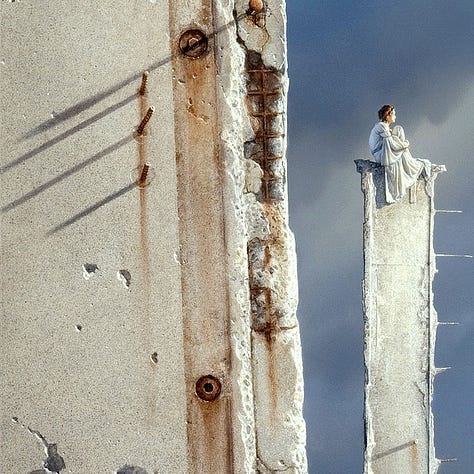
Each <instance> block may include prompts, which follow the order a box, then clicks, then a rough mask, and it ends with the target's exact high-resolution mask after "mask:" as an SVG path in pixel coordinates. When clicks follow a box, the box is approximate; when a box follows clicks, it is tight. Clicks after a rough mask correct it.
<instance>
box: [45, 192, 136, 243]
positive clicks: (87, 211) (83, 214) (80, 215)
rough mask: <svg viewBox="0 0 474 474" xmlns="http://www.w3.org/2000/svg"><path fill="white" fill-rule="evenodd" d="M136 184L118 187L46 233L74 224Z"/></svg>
mask: <svg viewBox="0 0 474 474" xmlns="http://www.w3.org/2000/svg"><path fill="white" fill-rule="evenodd" d="M136 186H137V184H136V183H130V184H129V185H128V186H125V187H123V188H122V189H119V190H118V191H116V192H115V193H113V194H110V195H109V196H107V197H106V198H105V199H102V200H101V201H98V202H96V203H95V204H93V205H92V206H89V207H88V208H87V209H84V210H83V211H81V212H79V213H78V214H76V215H74V216H72V217H71V218H70V219H68V220H67V221H64V222H63V223H61V224H59V225H57V226H56V227H54V228H53V229H51V230H50V231H48V233H47V234H46V235H48V236H50V235H53V234H56V233H57V232H59V231H60V230H63V229H65V228H66V227H69V226H70V225H72V224H74V223H75V222H77V221H78V220H80V219H83V218H84V217H86V216H88V215H89V214H91V213H92V212H94V211H97V209H99V208H101V207H102V206H105V205H106V204H108V203H109V202H111V201H113V200H114V199H117V198H118V197H120V196H122V195H123V194H125V193H128V191H130V190H132V189H134V188H135V187H136Z"/></svg>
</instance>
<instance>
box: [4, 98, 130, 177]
mask: <svg viewBox="0 0 474 474" xmlns="http://www.w3.org/2000/svg"><path fill="white" fill-rule="evenodd" d="M135 97H136V95H135V94H133V95H131V96H129V97H127V98H126V99H124V100H122V101H120V102H117V103H116V104H114V105H111V106H110V107H107V108H106V109H104V110H103V111H102V112H99V113H98V114H96V115H93V116H92V117H90V118H88V119H87V120H84V121H83V122H81V123H79V124H77V125H76V126H75V127H72V128H70V129H69V130H66V131H65V132H63V133H61V134H60V135H58V136H57V137H54V138H53V139H52V140H49V141H47V142H45V143H43V144H41V145H40V146H39V147H37V148H35V149H33V150H31V151H29V152H28V153H25V154H24V155H21V156H20V157H18V158H16V159H15V160H13V161H11V162H10V163H7V164H6V165H4V166H2V167H1V168H0V172H1V173H5V171H8V170H9V169H10V168H13V167H14V166H16V165H19V164H20V163H23V162H24V161H26V160H29V159H30V158H32V157H33V156H35V155H37V154H38V153H41V152H42V151H44V150H47V149H48V148H51V147H52V146H53V145H56V144H57V143H59V142H61V141H62V140H65V139H66V138H68V137H70V136H71V135H74V134H75V133H77V132H79V131H80V130H82V129H84V128H86V127H88V126H89V125H91V124H93V123H94V122H97V121H98V120H100V119H101V118H104V117H105V116H106V115H108V114H110V113H112V112H115V111H116V110H118V109H120V108H121V107H123V106H125V105H127V104H128V103H130V102H132V101H133V100H134V99H135Z"/></svg>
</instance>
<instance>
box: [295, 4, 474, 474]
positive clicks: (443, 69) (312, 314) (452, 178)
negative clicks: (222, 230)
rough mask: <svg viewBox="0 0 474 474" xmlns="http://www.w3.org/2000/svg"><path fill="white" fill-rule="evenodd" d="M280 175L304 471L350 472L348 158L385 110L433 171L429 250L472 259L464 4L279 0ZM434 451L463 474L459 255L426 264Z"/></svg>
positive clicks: (468, 324) (465, 414) (355, 421)
mask: <svg viewBox="0 0 474 474" xmlns="http://www.w3.org/2000/svg"><path fill="white" fill-rule="evenodd" d="M287 12H288V44H289V51H288V57H289V74H290V93H289V114H288V127H289V130H288V137H289V148H288V178H289V196H290V223H291V226H292V229H293V231H294V233H295V236H296V241H297V252H298V266H299V268H298V273H299V285H300V305H299V319H300V323H301V327H302V342H303V357H304V364H305V365H304V367H305V385H306V399H305V417H306V422H307V429H308V456H309V464H310V472H311V473H312V474H319V473H320V474H342V473H344V474H352V473H354V474H359V473H361V472H362V470H363V468H362V464H363V418H362V417H363V377H364V371H363V354H362V350H363V339H362V338H363V327H362V309H361V286H360V282H361V278H362V264H363V262H362V193H361V191H360V176H359V175H358V174H357V173H356V171H355V166H354V164H353V160H354V159H357V158H366V159H368V158H369V157H370V156H369V151H368V146H367V137H368V133H369V131H370V129H371V127H372V126H373V124H374V123H375V121H376V120H377V116H376V111H377V110H378V108H379V107H380V106H381V105H382V104H385V103H389V104H394V105H396V107H397V116H398V120H397V122H398V123H400V124H402V125H403V126H404V128H405V130H406V132H407V135H408V138H409V139H410V142H411V144H412V146H411V148H412V153H413V155H414V156H417V157H421V158H428V159H430V160H431V161H432V162H435V163H442V164H446V166H447V169H448V172H447V173H444V174H442V175H441V176H440V177H439V178H438V182H437V184H436V190H437V193H436V200H435V204H436V206H437V208H439V209H459V210H463V211H464V212H463V214H439V215H437V217H436V227H435V251H437V252H438V253H459V254H472V253H473V245H472V243H473V239H472V234H473V229H474V206H473V202H474V186H473V183H472V182H473V176H474V160H473V156H472V155H473V153H472V150H473V149H474V138H473V126H472V123H473V120H472V118H471V114H472V110H473V109H474V81H473V78H474V62H473V61H472V44H473V43H474V34H473V29H472V25H473V24H474V4H473V3H472V2H471V1H467V0H466V1H456V2H445V1H411V2H408V1H401V2H380V1H361V2H357V3H352V2H347V1H346V2H344V1H331V2H314V1H313V0H294V1H288V2H287ZM437 266H438V269H439V274H438V275H437V277H436V279H435V282H434V289H435V306H436V309H437V311H438V316H439V319H440V320H441V321H460V322H461V323H462V325H460V326H447V327H441V328H440V329H439V330H438V342H437V352H436V361H437V365H438V366H442V367H443V366H453V369H452V370H451V371H448V372H445V373H443V374H442V375H440V376H439V377H438V378H437V381H436V385H435V398H434V412H435V437H436V442H435V443H436V453H437V456H438V457H440V458H453V457H455V458H458V462H457V463H449V464H444V465H443V466H442V467H441V469H440V474H445V473H446V474H461V473H465V472H469V471H470V469H472V466H473V465H474V457H473V453H472V449H471V445H470V440H472V439H473V438H474V428H473V427H472V424H471V426H469V425H468V424H467V423H466V420H469V419H472V411H473V410H472V406H473V402H474V400H473V398H474V396H473V393H474V383H473V381H472V369H473V362H472V360H473V343H472V341H473V336H474V323H473V318H472V308H473V303H474V298H473V295H472V293H473V292H472V282H473V281H474V265H473V261H472V259H462V258H457V259H454V258H441V257H439V258H438V259H437Z"/></svg>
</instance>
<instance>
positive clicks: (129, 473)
mask: <svg viewBox="0 0 474 474" xmlns="http://www.w3.org/2000/svg"><path fill="white" fill-rule="evenodd" d="M116 474H148V473H147V472H146V471H145V469H143V468H142V467H138V466H129V465H126V466H123V467H121V468H120V469H119V470H118V471H116Z"/></svg>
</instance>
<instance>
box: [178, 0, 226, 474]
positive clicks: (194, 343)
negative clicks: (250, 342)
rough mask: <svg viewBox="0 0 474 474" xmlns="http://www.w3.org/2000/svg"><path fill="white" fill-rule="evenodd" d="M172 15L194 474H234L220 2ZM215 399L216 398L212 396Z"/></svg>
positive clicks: (187, 368) (179, 208) (186, 363)
mask: <svg viewBox="0 0 474 474" xmlns="http://www.w3.org/2000/svg"><path fill="white" fill-rule="evenodd" d="M193 7H194V8H193ZM169 15H170V27H171V32H170V40H171V50H172V69H173V74H174V81H173V95H174V110H175V120H176V123H177V124H179V126H176V127H175V146H176V166H177V186H178V188H177V191H178V215H179V239H180V261H181V262H183V263H182V265H181V285H182V286H181V292H182V304H183V331H184V338H183V339H184V353H185V354H184V356H185V379H186V388H187V410H188V424H187V427H188V451H189V462H190V471H191V472H202V473H203V474H204V473H212V472H223V469H224V470H225V472H233V469H234V468H233V466H234V460H233V441H232V440H233V432H232V425H233V423H232V399H231V397H230V393H229V386H230V384H231V380H230V378H229V376H228V374H229V373H230V366H231V352H230V336H229V302H228V298H229V296H228V288H227V283H226V281H227V266H226V262H225V259H224V258H223V256H225V255H227V250H226V238H225V227H224V205H223V183H222V175H221V173H222V171H223V170H222V165H221V162H220V146H219V125H218V124H219V122H218V111H217V95H216V94H217V92H216V87H217V86H216V77H217V75H218V71H217V67H216V60H215V54H216V51H215V48H216V41H217V35H215V34H213V32H214V31H215V30H216V26H215V24H214V12H213V2H212V1H211V0H205V1H203V2H201V4H200V5H199V6H198V5H197V4H196V5H192V6H191V8H189V9H185V10H183V8H182V7H180V6H179V5H177V4H175V3H170V10H169ZM183 44H184V46H183ZM204 46H205V51H204V50H203V47H204ZM183 49H184V51H183ZM194 52H196V54H193V53H194ZM204 348H205V349H204ZM206 373H207V374H214V375H213V376H216V374H219V375H218V379H219V381H220V383H221V384H222V391H221V392H220V394H219V395H218V396H217V397H216V398H215V399H214V400H213V401H204V400H202V399H201V398H199V397H197V396H196V391H197V390H196V381H197V380H198V379H200V377H202V376H203V374H206ZM213 387H215V385H213ZM202 388H203V391H202V392H200V393H201V395H204V396H205V392H206V391H205V385H204V386H203V387H202ZM208 388H209V387H208ZM215 393H216V392H215V391H214V390H212V391H211V392H210V395H212V394H215Z"/></svg>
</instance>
